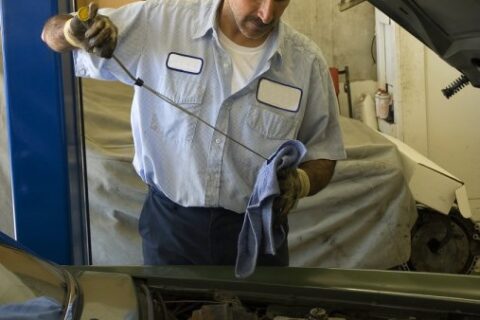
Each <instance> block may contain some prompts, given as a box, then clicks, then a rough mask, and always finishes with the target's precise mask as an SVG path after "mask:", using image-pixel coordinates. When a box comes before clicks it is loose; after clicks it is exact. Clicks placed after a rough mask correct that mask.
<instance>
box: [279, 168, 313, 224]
mask: <svg viewBox="0 0 480 320" xmlns="http://www.w3.org/2000/svg"><path fill="white" fill-rule="evenodd" d="M277 178H278V184H279V187H280V192H281V194H280V195H279V196H278V197H277V198H275V200H274V201H273V210H274V212H275V213H280V215H279V218H280V220H283V219H284V218H285V217H286V215H287V214H288V212H289V211H290V210H292V209H293V207H294V206H295V205H296V203H297V201H298V200H299V199H300V198H303V197H306V196H307V195H308V194H309V193H310V180H309V178H308V175H307V173H306V172H305V171H304V170H302V169H295V168H288V169H283V170H280V171H279V172H278V173H277ZM280 223H281V221H280Z"/></svg>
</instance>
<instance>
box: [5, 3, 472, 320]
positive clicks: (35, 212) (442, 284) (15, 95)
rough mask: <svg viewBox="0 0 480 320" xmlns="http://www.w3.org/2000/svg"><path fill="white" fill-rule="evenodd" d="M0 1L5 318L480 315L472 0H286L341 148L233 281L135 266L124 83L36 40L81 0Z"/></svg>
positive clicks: (215, 272)
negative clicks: (279, 236) (29, 308)
mask: <svg viewBox="0 0 480 320" xmlns="http://www.w3.org/2000/svg"><path fill="white" fill-rule="evenodd" d="M146 1H150V0H146ZM185 1H186V0H185ZM130 2H132V1H131V0H121V1H120V0H97V1H96V3H98V4H99V6H100V7H107V8H109V7H111V8H113V7H119V6H122V5H126V4H128V3H130ZM20 3H21V5H20ZM0 5H1V7H0V9H1V37H2V39H1V40H2V41H1V47H2V48H1V51H2V52H1V53H2V59H1V61H0V62H1V64H2V65H1V66H2V69H1V72H0V82H1V84H0V90H1V92H0V98H1V101H0V104H1V106H0V116H1V117H0V232H1V234H3V235H2V236H1V237H0V240H1V241H0V279H1V281H0V287H2V285H1V283H5V284H6V286H5V287H4V289H2V288H0V319H8V317H7V318H5V317H2V310H4V311H5V310H6V309H2V305H4V306H5V305H8V304H9V303H12V301H15V302H16V303H18V302H22V301H26V300H28V299H33V298H35V297H42V298H44V296H49V297H53V298H55V299H56V301H60V302H61V303H60V304H48V306H49V307H50V308H53V309H55V308H57V309H58V312H59V313H60V314H62V317H59V318H52V319H77V316H78V319H94V318H98V319H104V318H102V316H105V319H277V320H280V319H332V320H333V319H480V290H479V289H478V288H480V277H479V275H478V274H479V273H480V144H479V142H480V126H478V125H477V123H476V121H477V119H479V118H480V108H479V103H478V102H479V101H480V90H479V89H478V88H480V24H478V17H479V16H480V3H478V1H474V0H461V1H448V0H441V1H438V0H437V1H432V0H399V1H384V0H368V1H365V0H320V1H319V0H302V1H299V2H296V1H292V2H291V5H290V6H289V7H288V9H287V11H286V12H285V15H284V18H283V20H284V21H285V22H287V23H288V24H289V25H291V26H293V27H294V28H295V29H297V30H299V31H300V32H302V33H303V34H305V35H307V36H308V37H309V38H310V39H312V40H313V41H314V42H316V44H317V45H318V46H319V47H320V48H321V50H322V52H323V54H324V55H325V58H326V60H327V62H328V64H329V66H330V67H331V68H330V74H331V78H332V81H333V84H334V87H335V90H336V94H337V97H338V102H339V113H340V126H341V129H342V134H343V139H344V144H345V148H346V152H347V158H346V159H345V160H341V161H338V163H337V166H336V169H335V174H334V176H333V179H332V181H331V182H330V184H329V185H328V187H327V188H325V189H324V190H322V191H321V192H320V193H318V194H316V195H314V196H311V197H307V198H304V199H302V200H300V202H299V203H298V205H297V207H296V209H295V210H294V211H293V212H292V213H291V214H289V224H290V230H289V234H288V242H289V252H290V266H289V267H288V268H279V267H275V268H271V269H270V268H268V267H263V268H258V270H257V272H256V273H255V274H254V275H253V276H252V277H251V278H248V279H245V280H239V279H235V277H234V275H233V272H232V270H230V269H229V268H228V267H196V266H191V267H186V266H171V267H142V264H143V259H142V246H141V238H140V235H139V234H138V219H139V214H140V211H141V208H142V205H143V201H144V199H145V197H146V194H147V187H146V186H145V184H144V183H143V182H142V181H141V180H140V178H139V177H138V175H137V174H136V173H135V170H134V168H133V166H132V159H133V153H134V151H133V138H132V134H131V128H130V108H131V100H132V95H133V90H134V88H133V83H132V86H128V85H125V84H122V83H117V82H109V81H99V80H93V79H86V78H81V79H80V78H76V77H74V71H73V62H72V58H71V56H70V54H68V53H67V54H57V53H54V52H52V51H51V50H49V49H48V48H47V47H46V45H45V44H44V43H43V42H42V41H41V39H40V33H41V30H42V26H43V24H44V23H45V21H46V20H47V19H48V17H50V16H52V15H54V14H58V13H61V12H62V13H65V12H73V11H76V10H78V8H80V7H83V6H86V5H88V1H86V0H76V1H67V0H57V1H33V0H16V1H15V2H14V1H9V0H0ZM3 239H4V240H3ZM3 242H5V243H3ZM17 277H18V279H17ZM13 278H15V279H13ZM26 278H28V280H25V279H26ZM32 279H33V280H35V281H32ZM22 281H24V282H25V283H21V282H22ZM30 284H32V285H31V286H30ZM9 286H10V287H9ZM32 287H35V290H34V289H32ZM8 288H16V289H15V290H18V293H15V294H12V290H8ZM65 288H68V290H66V289H65ZM79 288H81V289H79ZM118 288H121V290H119V289H118ZM38 292H41V294H40V293H38ZM72 292H73V293H72ZM67 293H68V294H67ZM12 295H13V296H12ZM111 296H115V297H117V298H118V299H117V301H111V299H108V297H111ZM80 297H82V298H80ZM79 299H83V306H80V305H81V304H79V303H78V301H79ZM77 300H78V301H77ZM192 301H193V302H192ZM42 303H45V301H42ZM48 303H52V302H51V301H50V300H48ZM82 308H83V310H82ZM50 310H51V309H50ZM66 310H70V311H69V312H70V314H69V312H68V311H66ZM71 310H73V311H71ZM69 317H70V318H69ZM34 318H35V317H32V319H34ZM49 319H50V318H49Z"/></svg>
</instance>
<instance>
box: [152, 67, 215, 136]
mask: <svg viewBox="0 0 480 320" xmlns="http://www.w3.org/2000/svg"><path fill="white" fill-rule="evenodd" d="M162 82H163V84H162V86H161V91H160V93H161V94H162V95H164V96H165V97H167V98H168V99H170V100H171V101H173V102H174V103H175V104H177V105H178V106H180V107H181V108H182V109H184V110H185V111H186V112H184V111H183V110H181V109H179V108H177V107H175V106H173V105H172V104H170V103H168V102H162V104H161V105H160V109H159V110H158V111H157V114H158V118H159V119H158V126H157V128H156V129H157V130H160V131H161V132H162V134H163V137H164V138H166V139H168V141H174V142H184V143H189V142H191V141H192V140H193V137H194V136H195V131H196V128H197V125H198V119H197V118H195V117H194V116H200V113H201V108H202V103H203V99H204V95H205V88H206V87H205V84H204V83H202V80H201V76H200V75H190V74H184V73H180V72H176V71H171V72H169V73H168V74H167V76H166V77H165V78H163V79H162ZM188 113H190V114H188ZM191 114H193V115H194V116H192V115H191Z"/></svg>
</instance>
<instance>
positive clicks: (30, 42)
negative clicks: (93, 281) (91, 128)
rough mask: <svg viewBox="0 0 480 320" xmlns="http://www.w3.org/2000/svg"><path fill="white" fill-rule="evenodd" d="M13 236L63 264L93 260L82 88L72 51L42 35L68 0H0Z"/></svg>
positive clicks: (23, 243)
mask: <svg viewBox="0 0 480 320" xmlns="http://www.w3.org/2000/svg"><path fill="white" fill-rule="evenodd" d="M0 5H1V9H2V20H3V21H2V25H3V27H2V33H3V52H4V75H5V97H6V105H7V128H8V135H9V137H8V138H9V143H10V160H11V176H12V197H13V210H14V230H15V238H16V240H17V241H19V242H20V243H21V244H22V245H24V246H26V247H28V248H30V249H31V250H32V251H34V252H35V253H37V254H38V255H40V256H42V257H45V258H46V259H49V260H51V261H54V262H56V263H59V264H89V263H90V261H91V254H90V236H89V223H88V205H87V204H88V199H87V189H86V167H85V152H84V150H85V148H84V137H83V119H82V110H81V103H79V102H80V98H79V97H80V95H79V94H78V93H79V89H78V88H79V86H78V85H77V84H76V81H75V79H74V75H73V66H72V61H71V57H70V55H59V54H57V53H54V52H53V51H51V50H50V49H49V48H47V46H46V45H45V44H44V43H43V42H42V41H41V39H40V34H41V30H42V27H43V24H44V23H45V21H46V20H47V19H48V18H49V17H51V16H52V15H55V14H57V13H59V12H68V11H69V9H70V5H69V2H68V1H67V0H48V1H47V0H43V1H38V0H15V1H11V0H0Z"/></svg>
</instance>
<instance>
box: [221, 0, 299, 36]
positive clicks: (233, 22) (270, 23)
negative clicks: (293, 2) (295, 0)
mask: <svg viewBox="0 0 480 320" xmlns="http://www.w3.org/2000/svg"><path fill="white" fill-rule="evenodd" d="M289 3H290V0H223V5H222V7H221V12H220V27H221V28H222V31H223V32H224V33H227V36H232V34H228V33H232V32H233V33H234V34H233V35H234V38H233V39H232V40H234V41H236V42H244V43H239V44H243V45H249V44H250V45H255V44H258V42H259V43H261V42H263V41H264V40H265V38H267V36H268V35H269V34H270V32H272V30H273V29H274V28H275V26H277V25H278V23H279V21H280V18H281V16H282V15H283V12H284V11H285V9H286V8H287V6H288V4H289Z"/></svg>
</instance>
